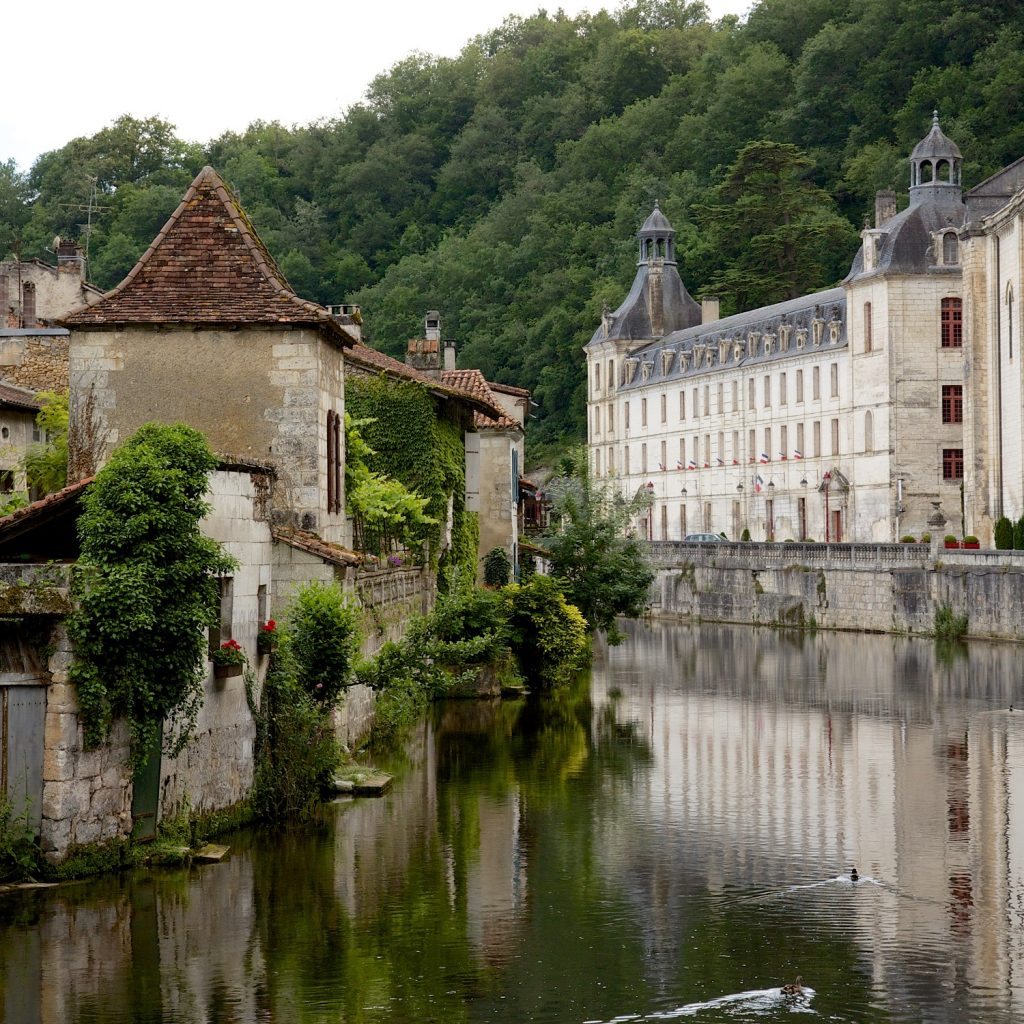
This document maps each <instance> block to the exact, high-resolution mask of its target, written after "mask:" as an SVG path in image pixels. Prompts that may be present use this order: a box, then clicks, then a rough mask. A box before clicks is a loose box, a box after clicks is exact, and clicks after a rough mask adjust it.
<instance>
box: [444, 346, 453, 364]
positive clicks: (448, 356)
mask: <svg viewBox="0 0 1024 1024" xmlns="http://www.w3.org/2000/svg"><path fill="white" fill-rule="evenodd" d="M444 368H445V369H446V370H454V369H455V342H454V341H446V342H445V343H444Z"/></svg>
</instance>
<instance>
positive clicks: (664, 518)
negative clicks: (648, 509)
mask: <svg viewBox="0 0 1024 1024" xmlns="http://www.w3.org/2000/svg"><path fill="white" fill-rule="evenodd" d="M661 539H662V540H668V505H662V506H661Z"/></svg>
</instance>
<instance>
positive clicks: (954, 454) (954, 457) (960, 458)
mask: <svg viewBox="0 0 1024 1024" xmlns="http://www.w3.org/2000/svg"><path fill="white" fill-rule="evenodd" d="M963 478H964V450H963V448H943V449H942V479H943V480H963Z"/></svg>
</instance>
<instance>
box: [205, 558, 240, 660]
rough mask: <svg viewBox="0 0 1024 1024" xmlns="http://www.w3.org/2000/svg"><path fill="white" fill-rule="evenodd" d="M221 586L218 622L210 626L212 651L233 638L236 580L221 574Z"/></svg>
mask: <svg viewBox="0 0 1024 1024" xmlns="http://www.w3.org/2000/svg"><path fill="white" fill-rule="evenodd" d="M217 582H218V584H219V586H220V594H219V596H218V612H217V623H216V625H213V626H211V627H210V653H211V654H213V652H214V651H215V650H217V648H218V647H220V645H221V644H222V643H224V642H225V641H227V640H230V639H231V636H232V624H233V622H234V618H235V581H234V579H233V578H232V577H231V576H221V577H220V579H219V580H218V581H217Z"/></svg>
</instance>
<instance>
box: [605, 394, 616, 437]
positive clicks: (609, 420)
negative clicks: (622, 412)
mask: <svg viewBox="0 0 1024 1024" xmlns="http://www.w3.org/2000/svg"><path fill="white" fill-rule="evenodd" d="M604 421H605V424H606V425H607V427H608V433H609V434H614V433H615V406H614V405H612V403H611V402H609V403H608V408H607V409H606V410H605V414H604Z"/></svg>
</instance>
